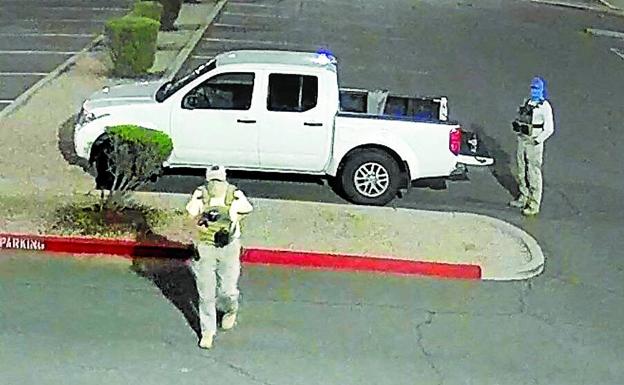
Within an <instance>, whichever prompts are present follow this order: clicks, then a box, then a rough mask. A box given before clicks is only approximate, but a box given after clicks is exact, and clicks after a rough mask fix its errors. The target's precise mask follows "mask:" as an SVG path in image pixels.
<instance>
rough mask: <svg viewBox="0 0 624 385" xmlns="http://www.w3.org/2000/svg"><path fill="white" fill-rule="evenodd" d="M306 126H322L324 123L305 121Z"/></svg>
mask: <svg viewBox="0 0 624 385" xmlns="http://www.w3.org/2000/svg"><path fill="white" fill-rule="evenodd" d="M303 125H304V126H313V127H318V126H322V125H323V123H311V122H305V123H303Z"/></svg>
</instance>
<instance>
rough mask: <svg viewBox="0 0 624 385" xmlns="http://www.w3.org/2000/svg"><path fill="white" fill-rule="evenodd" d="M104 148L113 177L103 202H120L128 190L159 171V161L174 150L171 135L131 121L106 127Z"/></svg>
mask: <svg viewBox="0 0 624 385" xmlns="http://www.w3.org/2000/svg"><path fill="white" fill-rule="evenodd" d="M106 135H107V141H108V146H106V148H104V153H105V156H106V160H107V170H108V172H109V173H110V176H111V179H112V185H111V186H110V192H109V195H108V197H107V199H106V200H105V201H104V203H105V205H106V206H111V205H112V206H119V205H120V204H123V201H124V198H125V197H126V195H127V192H129V191H132V190H136V189H137V188H139V187H141V186H143V185H145V184H146V183H147V182H149V181H150V179H152V178H154V177H157V176H159V175H160V174H161V173H162V164H163V162H165V161H166V160H167V159H168V158H169V156H170V155H171V152H172V151H173V142H172V141H171V138H169V136H168V135H167V134H165V133H163V132H159V131H155V130H150V129H147V128H143V127H139V126H134V125H120V126H113V127H108V128H107V129H106Z"/></svg>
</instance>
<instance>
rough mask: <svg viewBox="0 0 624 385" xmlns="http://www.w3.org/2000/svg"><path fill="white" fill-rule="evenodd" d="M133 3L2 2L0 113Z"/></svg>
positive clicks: (96, 0) (73, 0) (76, 0)
mask: <svg viewBox="0 0 624 385" xmlns="http://www.w3.org/2000/svg"><path fill="white" fill-rule="evenodd" d="M129 4H131V1H129V0H112V1H101V0H64V1H61V0H49V1H35V0H24V1H21V0H20V1H16V0H0V85H1V86H0V110H2V109H4V108H6V107H7V106H8V105H10V104H11V103H12V102H13V101H14V100H15V99H17V97H18V96H19V95H21V94H22V93H24V92H25V91H26V90H28V89H29V88H30V87H32V86H33V85H34V84H35V83H37V82H38V81H39V80H41V79H42V78H44V77H45V76H46V75H47V74H48V73H50V72H51V71H53V70H54V69H55V68H56V67H58V66H59V65H60V64H62V63H63V62H64V61H65V60H67V59H68V58H70V57H71V56H72V55H74V54H75V53H76V52H79V51H80V50H81V49H83V48H84V47H85V46H86V45H88V44H89V42H91V41H92V40H93V39H94V38H95V37H96V36H97V35H98V34H99V33H100V32H101V30H102V28H103V25H104V23H105V22H106V20H108V19H110V18H111V17H115V16H119V15H123V14H125V13H126V12H127V9H128V8H129Z"/></svg>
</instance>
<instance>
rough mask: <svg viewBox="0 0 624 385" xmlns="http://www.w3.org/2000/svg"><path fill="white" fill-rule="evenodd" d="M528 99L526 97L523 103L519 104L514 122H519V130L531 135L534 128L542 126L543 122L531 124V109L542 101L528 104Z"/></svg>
mask: <svg viewBox="0 0 624 385" xmlns="http://www.w3.org/2000/svg"><path fill="white" fill-rule="evenodd" d="M529 101H530V99H528V100H527V101H526V102H525V103H524V105H522V106H520V108H519V109H518V117H517V118H516V122H518V123H519V124H520V127H521V129H520V131H521V132H522V133H523V134H525V135H528V136H532V135H533V129H534V128H543V127H544V125H543V124H533V110H535V109H536V108H537V107H539V106H540V105H541V104H542V103H543V102H539V103H538V104H537V105H535V106H533V105H531V104H529Z"/></svg>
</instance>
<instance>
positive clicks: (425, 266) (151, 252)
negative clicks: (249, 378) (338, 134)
mask: <svg viewBox="0 0 624 385" xmlns="http://www.w3.org/2000/svg"><path fill="white" fill-rule="evenodd" d="M2 250H4V251H7V250H34V251H42V252H46V253H62V254H98V255H102V254H103V255H108V256H112V257H122V258H126V259H128V258H134V257H139V258H174V259H189V258H190V257H191V253H192V246H191V245H186V244H182V243H177V242H135V241H128V240H116V239H103V238H91V237H77V236H72V237H62V236H51V235H29V234H0V251H2ZM241 261H242V262H243V263H244V264H259V265H280V266H293V267H300V268H314V269H326V270H340V271H359V272H362V271H366V272H376V273H385V274H396V275H422V276H433V277H438V278H447V279H470V280H475V279H481V268H480V267H479V266H476V265H467V264H448V263H437V262H420V261H406V260H395V259H391V258H377V257H368V256H359V255H341V254H330V253H314V252H306V251H296V250H279V249H264V248H246V249H244V250H243V253H242V257H241Z"/></svg>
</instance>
